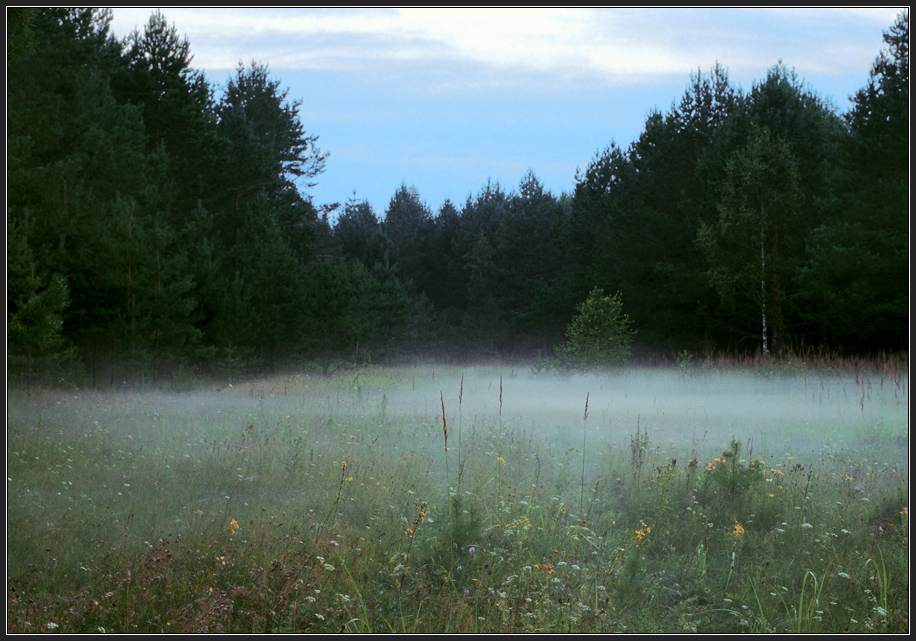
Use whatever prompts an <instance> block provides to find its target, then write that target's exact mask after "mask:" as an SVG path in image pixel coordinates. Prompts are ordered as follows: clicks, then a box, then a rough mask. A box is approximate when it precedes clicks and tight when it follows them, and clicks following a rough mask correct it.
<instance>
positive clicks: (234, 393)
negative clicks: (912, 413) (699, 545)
mask: <svg viewBox="0 0 916 641" xmlns="http://www.w3.org/2000/svg"><path fill="white" fill-rule="evenodd" d="M462 377H463V382H462ZM440 395H441V396H440ZM56 396H57V401H56V402H53V403H48V399H47V397H46V398H44V400H37V399H36V396H35V395H33V396H32V398H31V400H27V399H25V398H24V397H19V401H15V400H11V401H10V404H9V408H8V411H9V420H10V425H11V426H14V425H16V424H20V425H21V424H23V423H29V422H34V421H35V420H36V419H37V416H36V415H37V414H41V415H42V416H43V420H45V421H54V420H55V418H54V415H55V414H56V415H57V417H56V418H57V419H58V420H60V421H62V424H64V423H66V422H67V421H68V416H69V417H70V421H71V424H74V427H76V425H77V424H79V423H80V422H84V421H85V422H89V421H92V422H98V421H101V422H102V423H103V424H105V423H107V424H108V425H107V427H106V429H112V430H114V431H117V430H118V429H119V428H118V425H119V424H120V425H123V426H124V429H127V430H130V431H134V430H138V429H140V430H146V429H148V430H149V431H147V432H145V433H144V434H136V436H137V437H139V438H140V439H141V440H146V439H145V438H144V437H147V438H149V437H150V436H152V435H153V434H156V433H158V434H161V435H162V436H163V437H166V438H167V439H168V440H172V441H173V442H174V440H177V441H182V440H185V439H198V438H200V439H208V438H215V437H217V436H218V435H219V434H222V433H225V432H226V431H227V430H230V429H231V430H236V429H237V428H238V427H239V426H241V425H243V423H247V422H249V421H251V420H256V419H257V417H259V416H260V417H262V418H263V417H267V418H268V421H267V422H268V423H271V422H273V423H274V424H275V423H276V421H275V420H274V418H271V417H278V416H283V417H286V418H288V419H289V420H290V421H295V420H296V419H297V418H301V419H303V420H309V421H311V419H313V418H315V417H317V416H331V417H333V421H328V423H327V425H328V426H332V425H333V427H327V428H323V427H322V428H315V427H310V428H309V430H310V431H311V433H312V434H313V435H316V436H317V434H316V431H317V429H326V430H328V431H329V432H330V431H332V430H333V431H335V432H336V431H337V430H345V429H348V426H347V421H359V422H361V424H365V423H366V421H367V420H375V418H377V419H378V420H376V421H375V425H377V426H376V427H373V428H372V429H373V431H374V433H380V432H384V431H387V432H388V435H387V436H388V438H386V439H385V440H386V441H388V442H389V443H390V442H392V441H391V440H390V439H391V438H393V434H394V433H395V432H397V433H401V430H402V429H404V428H408V429H406V430H405V431H404V433H405V434H407V433H411V434H413V435H414V438H421V439H434V438H441V419H442V403H443V402H444V405H445V413H446V418H447V421H448V425H449V429H450V431H451V436H450V438H451V439H452V440H451V442H450V445H452V444H454V442H455V441H454V439H455V438H456V434H455V432H456V430H457V429H458V425H459V396H460V420H461V425H462V426H463V429H464V430H480V429H487V430H493V429H503V430H513V431H515V432H518V433H524V434H526V435H527V436H530V437H533V438H536V439H542V440H544V441H546V443H547V444H549V445H550V446H551V447H563V448H580V447H582V445H583V430H585V433H584V437H585V443H586V447H588V448H592V447H594V448H595V451H596V452H597V451H598V450H599V449H600V450H602V451H607V446H608V445H610V446H611V447H612V448H618V447H619V448H626V447H628V446H629V443H630V440H631V438H632V437H633V436H634V435H635V434H636V431H637V426H638V429H639V430H641V431H643V432H646V433H647V434H648V437H649V443H650V446H651V447H652V448H653V449H656V448H657V449H658V450H660V451H662V452H666V451H667V452H670V454H671V456H676V457H685V456H691V457H694V456H699V457H701V459H702V458H704V457H708V456H709V455H715V453H716V452H721V450H722V449H723V448H724V447H725V446H726V445H727V443H728V441H729V440H730V439H731V438H732V435H734V437H735V438H736V439H737V440H738V441H740V442H741V443H742V444H743V445H744V447H745V449H744V454H745V456H753V457H755V458H764V459H770V458H777V459H784V458H785V457H794V458H796V459H797V460H800V461H803V462H804V461H810V462H815V461H816V460H817V459H818V458H819V457H821V456H823V455H830V456H838V457H841V458H843V459H849V460H853V461H856V462H863V457H864V458H869V459H877V460H869V461H868V462H869V463H870V464H874V463H879V464H881V465H884V464H887V465H889V466H896V467H897V468H898V469H906V468H907V467H908V433H909V432H908V419H909V414H908V382H907V378H906V376H905V375H904V376H900V375H898V376H896V377H892V376H890V375H883V376H882V375H880V374H872V375H870V376H869V375H864V376H859V378H858V382H857V380H856V377H855V376H854V375H853V374H843V375H840V374H837V373H830V372H827V373H803V374H797V375H793V376H783V377H780V376H774V377H770V378H767V377H762V376H759V375H755V374H751V373H716V372H713V373H704V374H698V375H695V376H684V375H682V374H680V373H678V372H676V371H674V370H629V371H624V372H621V373H617V374H609V375H602V376H581V375H576V376H570V377H567V378H562V377H557V376H554V375H545V376H534V375H532V374H530V373H529V372H528V371H527V370H521V369H514V370H513V369H511V368H495V367H491V368H484V367H481V368H464V369H460V368H456V367H451V366H443V367H441V368H437V367H434V366H426V367H417V368H413V369H399V370H387V369H378V370H367V371H363V372H360V373H359V374H356V373H350V374H346V375H343V376H340V377H338V378H336V379H331V380H329V379H326V378H324V377H321V376H307V375H304V374H303V375H291V376H286V377H275V378H273V379H265V380H264V381H260V382H253V383H237V384H236V385H235V386H234V387H233V386H228V385H226V386H222V387H221V388H219V389H208V390H206V391H195V392H184V393H159V392H156V393H149V394H142V393H138V392H130V391H124V392H74V393H66V394H63V393H57V394H56ZM586 396H587V397H588V419H587V421H584V413H585V404H586ZM87 404H88V405H87ZM89 406H91V409H90V407H89ZM290 417H292V418H290ZM318 424H319V425H325V423H324V421H320V422H319V423H318ZM142 425H146V426H147V428H143V427H140V426H142ZM312 425H315V422H314V421H312ZM417 425H423V426H425V429H420V430H417V428H416V426H417ZM411 426H412V427H411ZM90 427H91V426H90ZM77 429H79V428H78V427H77ZM437 430H438V436H437V434H436V431H437ZM465 433H466V434H467V433H468V432H465ZM325 436H327V437H330V438H333V436H334V435H333V434H331V433H328V434H325ZM173 439H174V440H173Z"/></svg>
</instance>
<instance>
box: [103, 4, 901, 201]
mask: <svg viewBox="0 0 916 641" xmlns="http://www.w3.org/2000/svg"><path fill="white" fill-rule="evenodd" d="M899 10H900V8H899V7H889V8H847V9H821V8H808V9H788V8H784V9H670V8H669V9H560V8H554V9H550V8H544V9H461V8H457V9H452V8H426V9H424V8H392V9H381V8H379V9H340V8H336V9H295V8H293V9H280V8H273V9H235V8H232V9H209V8H197V9H186V8H167V9H163V10H162V11H163V14H164V15H165V17H166V19H167V20H168V22H169V23H170V24H174V25H175V26H176V28H177V30H178V32H179V34H181V35H182V36H186V37H187V38H188V40H189V41H190V43H191V53H192V54H193V55H194V60H193V62H192V66H193V67H194V68H196V69H201V70H203V71H205V72H206V74H207V77H208V79H209V80H210V82H211V83H213V84H215V85H223V86H224V85H225V83H226V82H227V80H228V79H229V77H230V76H231V75H232V73H233V70H234V69H235V68H236V66H237V65H238V63H239V62H240V61H241V62H244V63H246V64H247V63H250V62H251V61H252V60H256V61H258V62H261V63H266V64H267V65H268V66H269V68H270V70H271V73H272V75H273V77H274V78H276V79H279V80H280V81H281V83H282V85H283V86H285V87H287V88H288V89H289V98H290V99H295V100H301V102H302V105H301V108H300V117H301V120H302V122H303V125H304V127H305V129H306V131H307V132H308V133H309V134H315V135H317V136H319V147H320V148H321V149H322V151H325V152H329V153H330V157H329V159H328V163H327V168H326V171H325V173H324V174H322V175H321V176H320V177H319V184H318V186H317V187H315V188H313V189H312V190H310V191H309V192H308V194H309V195H310V196H311V197H312V198H313V201H314V202H315V204H316V205H325V204H329V203H333V202H345V201H347V200H348V199H349V198H351V197H354V192H355V197H356V198H357V199H358V200H367V201H369V203H370V204H371V205H372V207H373V208H374V209H375V211H376V214H378V215H379V216H382V215H383V214H384V210H385V209H386V207H387V206H388V202H389V201H390V199H391V197H392V196H393V195H394V193H395V191H396V190H397V189H398V188H399V187H400V185H401V184H402V183H403V184H406V185H407V186H408V187H412V188H415V189H416V190H417V192H418V193H419V195H420V198H421V199H422V200H424V201H425V202H426V203H427V204H428V205H429V206H430V207H431V209H432V210H433V211H434V212H436V211H437V210H438V208H439V207H440V206H441V205H442V203H443V202H444V201H445V200H446V199H450V200H451V201H452V202H453V203H454V204H456V206H458V207H459V208H460V206H461V205H462V204H463V203H464V201H465V200H466V199H467V197H468V196H469V195H472V194H476V193H477V192H478V191H479V190H480V189H481V188H482V187H483V186H484V185H485V184H486V183H487V181H488V180H489V181H494V182H499V184H500V185H501V186H502V187H503V188H504V189H505V190H506V191H509V190H513V189H515V188H516V187H517V186H518V184H519V181H520V180H521V179H522V177H523V176H524V175H525V174H526V173H527V172H528V171H529V170H531V171H533V172H534V173H535V175H536V176H537V177H538V178H539V179H540V180H541V182H542V183H543V184H544V186H545V187H546V188H547V189H549V190H550V191H551V192H553V193H554V194H556V195H559V194H560V193H562V192H564V191H572V189H573V187H574V185H575V174H576V169H577V168H579V167H581V168H583V169H584V168H585V167H586V165H588V163H589V162H590V161H591V160H592V158H593V157H594V156H595V154H596V152H598V151H599V150H600V149H603V148H604V147H606V146H607V145H608V144H609V143H610V142H611V141H612V140H613V141H616V142H617V143H618V144H620V145H621V146H627V145H629V143H630V142H632V141H633V140H634V139H635V138H636V137H637V136H638V135H639V134H640V132H641V131H642V129H643V125H644V124H645V118H646V115H647V114H648V113H649V112H650V111H652V110H653V109H656V108H657V109H659V110H661V111H663V112H664V111H667V110H668V109H669V108H670V107H671V105H672V103H674V102H677V101H679V100H680V98H681V96H682V95H683V93H684V91H685V89H686V88H687V85H688V83H689V81H690V75H691V74H692V73H693V74H695V73H696V72H697V71H702V72H704V73H706V72H708V71H709V70H710V69H711V68H712V67H713V65H715V64H716V63H717V62H718V63H720V64H721V65H722V66H724V67H725V68H726V69H727V70H728V74H729V78H730V79H731V81H732V83H733V84H734V85H736V86H738V87H740V88H741V89H742V90H744V91H748V90H750V89H751V87H752V86H753V84H754V83H755V82H757V81H759V80H761V79H762V78H764V77H765V75H766V72H767V69H769V68H771V67H773V66H774V65H775V64H777V63H778V62H779V61H780V60H781V61H782V62H783V64H785V65H786V66H787V67H789V68H790V69H794V70H795V71H796V72H797V74H798V76H799V77H800V78H801V79H803V80H804V81H805V82H806V84H807V85H808V86H809V87H810V88H811V89H813V90H814V91H815V92H816V93H817V94H818V95H819V96H821V97H822V98H824V99H827V100H830V101H831V102H832V103H833V104H834V105H835V106H836V107H837V109H838V110H839V111H844V110H846V109H847V107H848V105H849V96H850V95H852V94H853V93H855V92H856V91H857V90H858V89H859V88H861V87H862V86H864V85H865V83H866V81H867V79H868V75H869V71H870V69H871V65H872V63H873V62H874V60H875V58H876V56H877V55H878V52H879V51H880V49H881V48H882V47H883V45H884V43H883V40H882V32H884V31H886V30H887V29H888V28H889V27H890V26H891V25H892V24H893V22H894V19H895V16H896V15H897V13H898V11H899ZM154 11H155V8H119V9H115V10H114V21H113V23H112V31H113V32H114V35H115V36H116V37H118V38H123V37H125V36H127V35H128V34H129V33H130V32H131V31H132V30H134V29H136V28H140V29H142V27H143V25H144V24H145V23H146V22H147V21H148V19H149V16H150V15H151V14H152V13H153V12H154Z"/></svg>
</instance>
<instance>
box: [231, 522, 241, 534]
mask: <svg viewBox="0 0 916 641" xmlns="http://www.w3.org/2000/svg"><path fill="white" fill-rule="evenodd" d="M238 531H239V522H238V521H236V520H235V519H232V520H231V521H229V532H230V533H231V534H235V533H236V532H238Z"/></svg>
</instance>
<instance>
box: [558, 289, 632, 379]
mask: <svg viewBox="0 0 916 641" xmlns="http://www.w3.org/2000/svg"><path fill="white" fill-rule="evenodd" d="M577 310H578V311H577V314H576V316H575V317H574V318H573V320H572V322H571V323H570V324H569V326H568V327H567V328H566V337H567V338H568V339H569V340H568V342H567V343H566V345H564V346H563V347H560V348H558V349H557V357H558V359H559V360H561V361H565V362H566V363H567V364H568V365H570V366H572V367H577V368H585V369H590V368H594V367H607V366H611V365H619V364H620V363H623V362H624V361H625V360H626V359H627V358H629V356H630V345H631V344H632V342H633V337H634V336H635V335H636V330H634V329H633V322H632V321H631V320H630V317H629V316H628V315H627V314H625V313H624V312H623V302H622V301H621V299H620V293H619V292H618V293H617V294H614V295H613V296H610V295H607V294H605V293H604V291H603V290H602V289H601V288H599V287H596V288H595V289H593V290H592V292H591V293H590V294H589V295H588V298H587V299H586V300H585V302H583V303H582V304H580V305H579V306H578V308H577Z"/></svg>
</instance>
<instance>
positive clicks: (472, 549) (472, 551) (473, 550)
mask: <svg viewBox="0 0 916 641" xmlns="http://www.w3.org/2000/svg"><path fill="white" fill-rule="evenodd" d="M476 551H477V548H475V547H471V548H469V549H468V552H470V553H471V554H474V552H476Z"/></svg>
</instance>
